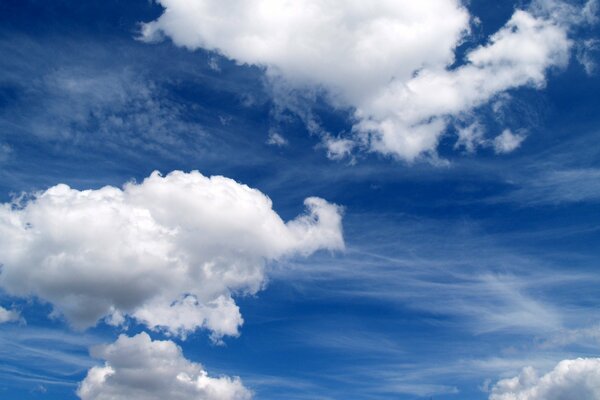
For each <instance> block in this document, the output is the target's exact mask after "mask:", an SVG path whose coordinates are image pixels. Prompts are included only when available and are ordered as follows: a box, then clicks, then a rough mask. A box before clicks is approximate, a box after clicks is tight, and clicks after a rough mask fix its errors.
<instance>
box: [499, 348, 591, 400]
mask: <svg viewBox="0 0 600 400" xmlns="http://www.w3.org/2000/svg"><path fill="white" fill-rule="evenodd" d="M489 398H490V400H567V399H577V400H595V399H598V398H600V359H599V358H578V359H576V360H564V361H561V362H560V363H558V365H557V366H556V367H555V368H554V370H552V371H550V372H549V373H547V374H546V375H544V376H542V377H539V376H538V375H537V373H536V371H535V370H534V369H533V368H531V367H529V368H525V369H524V370H523V372H521V374H520V375H519V376H517V377H514V378H510V379H504V380H501V381H499V382H498V383H497V384H496V385H495V386H494V387H493V389H492V393H491V395H490V397H489Z"/></svg>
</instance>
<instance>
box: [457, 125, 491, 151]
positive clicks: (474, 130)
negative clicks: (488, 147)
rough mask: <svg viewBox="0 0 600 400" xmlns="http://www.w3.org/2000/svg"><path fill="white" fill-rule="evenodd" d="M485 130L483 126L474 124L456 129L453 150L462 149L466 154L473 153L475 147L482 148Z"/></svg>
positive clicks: (484, 142)
mask: <svg viewBox="0 0 600 400" xmlns="http://www.w3.org/2000/svg"><path fill="white" fill-rule="evenodd" d="M484 134H485V130H484V128H483V126H482V125H481V124H480V123H478V122H474V123H472V124H470V125H469V126H466V127H464V128H460V129H458V140H457V141H456V143H455V144H454V148H455V149H458V148H461V147H462V148H464V149H465V150H466V152H467V153H474V152H475V150H476V149H477V147H479V146H484V145H485V144H486V141H485V139H484Z"/></svg>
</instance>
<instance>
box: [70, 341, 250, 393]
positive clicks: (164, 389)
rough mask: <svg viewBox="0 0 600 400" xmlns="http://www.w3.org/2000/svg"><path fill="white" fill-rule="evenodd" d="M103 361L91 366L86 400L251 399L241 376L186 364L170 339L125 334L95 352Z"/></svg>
mask: <svg viewBox="0 0 600 400" xmlns="http://www.w3.org/2000/svg"><path fill="white" fill-rule="evenodd" d="M92 356H94V357H96V358H99V359H102V360H105V364H104V366H96V367H93V368H91V369H90V370H89V371H88V373H87V376H86V377H85V379H84V380H83V381H82V382H81V384H80V385H79V388H78V390H77V395H78V396H79V397H80V398H81V399H82V400H117V399H128V400H163V399H171V400H248V399H251V398H252V395H251V392H250V391H249V390H248V389H246V388H245V387H244V385H243V384H242V382H241V380H240V379H239V378H229V377H219V378H213V377H210V376H208V373H207V372H206V370H205V369H204V368H203V366H202V365H200V364H197V363H194V362H191V361H189V360H187V359H186V358H185V357H184V356H183V354H182V352H181V348H179V347H178V346H177V345H176V344H175V343H173V342H172V341H159V340H156V341H152V340H151V339H150V337H149V336H148V335H147V334H146V333H141V334H139V335H137V336H134V337H127V336H124V335H121V336H120V337H119V338H118V339H117V341H116V342H114V343H113V344H109V345H105V346H100V347H97V348H95V349H93V350H92Z"/></svg>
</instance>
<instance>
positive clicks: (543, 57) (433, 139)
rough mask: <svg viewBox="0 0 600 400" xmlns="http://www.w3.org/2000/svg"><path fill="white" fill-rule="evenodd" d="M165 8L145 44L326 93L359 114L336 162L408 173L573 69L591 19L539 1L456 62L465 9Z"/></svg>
mask: <svg viewBox="0 0 600 400" xmlns="http://www.w3.org/2000/svg"><path fill="white" fill-rule="evenodd" d="M158 2H159V3H160V4H161V5H162V6H163V7H164V8H165V12H164V13H163V15H162V16H160V17H159V18H158V19H157V20H155V21H152V22H149V23H146V24H144V25H143V28H142V38H143V39H144V40H147V41H154V40H158V39H160V38H161V37H162V36H163V35H166V36H168V37H170V38H171V39H172V40H173V42H174V43H175V44H176V45H179V46H184V47H186V48H188V49H198V48H203V49H207V50H211V51H216V52H219V53H220V54H222V55H223V56H225V57H228V58H230V59H232V60H236V61H237V62H238V63H240V64H250V65H258V66H262V67H264V68H265V69H266V72H267V74H268V76H269V77H270V78H271V79H272V81H283V82H285V85H286V86H289V87H292V88H300V89H303V88H311V89H317V90H323V92H324V93H325V94H326V96H327V98H328V99H329V101H330V102H331V103H332V104H333V105H334V106H336V107H340V108H348V109H351V110H353V112H354V116H355V122H354V127H353V132H352V133H351V134H350V135H349V136H348V137H346V138H343V139H341V140H343V142H342V143H344V146H343V147H342V148H341V149H340V146H339V143H340V142H339V140H333V139H332V137H326V138H325V139H326V140H325V141H324V142H325V144H326V145H327V144H332V145H333V146H330V147H329V154H330V156H331V157H333V158H338V157H340V156H344V155H346V154H348V152H349V151H350V150H352V148H355V147H361V148H365V149H367V150H370V151H377V152H380V153H383V154H389V155H393V156H396V157H399V158H401V159H404V160H409V161H411V160H414V159H416V158H417V157H419V156H422V155H424V154H429V155H430V156H435V153H436V149H437V146H438V142H439V140H440V137H441V135H442V134H443V133H444V132H445V131H446V129H447V128H448V126H449V125H451V124H452V123H453V122H454V121H455V120H456V119H460V118H463V117H465V114H468V113H469V112H471V111H472V110H473V109H474V108H476V107H478V106H481V105H483V104H485V103H486V102H488V101H489V100H491V99H493V98H494V97H495V96H496V95H498V94H500V93H503V92H505V91H507V90H510V89H513V88H517V87H522V86H532V87H536V88H540V87H542V86H544V84H545V80H546V73H547V71H548V70H549V69H551V68H554V67H558V68H560V67H563V66H565V65H566V64H567V63H568V60H569V56H570V49H571V47H572V43H571V41H570V40H569V38H568V31H569V27H570V26H571V25H572V24H575V23H577V22H581V21H583V19H584V16H582V15H583V14H582V13H579V14H578V13H577V11H576V9H575V7H572V6H567V5H565V4H563V3H561V2H558V1H550V0H548V1H537V2H534V4H533V5H532V6H531V7H530V9H528V10H517V11H515V13H514V14H513V15H512V17H511V18H510V20H509V21H508V22H507V23H506V25H505V26H504V27H502V28H501V29H500V30H499V31H498V32H497V33H495V34H494V35H493V36H492V37H490V38H489V41H488V42H487V43H486V44H484V45H482V46H479V47H477V48H474V49H471V50H470V51H467V52H466V54H465V55H464V59H463V58H462V57H461V59H458V60H457V52H456V50H457V47H458V46H459V45H461V44H462V43H463V41H464V39H465V37H467V35H468V34H469V32H470V28H471V16H470V14H469V12H468V11H467V9H466V8H465V7H464V6H462V2H460V1H459V0H425V1H418V2H415V1H411V0H400V1H391V0H377V1H370V2H363V1H357V0H327V1H321V0H307V1H302V2H296V1H291V0H286V1H278V0H251V1H245V2H243V3H241V4H240V3H239V2H236V1H232V0H192V1H186V0H158ZM586 12H588V13H589V12H590V11H589V10H587V11H586ZM456 65H458V66H456Z"/></svg>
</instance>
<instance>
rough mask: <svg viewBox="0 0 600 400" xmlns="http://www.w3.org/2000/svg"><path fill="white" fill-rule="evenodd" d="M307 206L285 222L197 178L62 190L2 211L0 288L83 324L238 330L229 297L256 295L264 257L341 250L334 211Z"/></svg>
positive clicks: (239, 190) (259, 203)
mask: <svg viewBox="0 0 600 400" xmlns="http://www.w3.org/2000/svg"><path fill="white" fill-rule="evenodd" d="M305 206H306V209H307V212H306V214H304V215H301V216H299V217H297V218H296V219H294V220H291V221H288V222H286V223H285V222H284V221H283V220H282V219H281V218H280V217H279V215H278V214H277V213H276V212H275V211H273V209H272V202H271V200H270V199H269V198H268V197H267V196H265V195H264V194H263V193H261V192H260V191H258V190H256V189H252V188H250V187H248V186H245V185H242V184H239V183H237V182H235V181H234V180H232V179H228V178H225V177H221V176H214V177H210V178H209V177H205V176H203V175H202V174H200V173H199V172H197V171H194V172H191V173H184V172H179V171H175V172H172V173H170V174H168V175H166V176H161V175H160V174H159V173H158V172H154V173H153V174H152V175H151V176H150V177H148V178H146V179H145V180H144V181H143V182H141V183H139V184H137V183H128V184H126V185H125V186H124V187H123V189H120V188H116V187H111V186H106V187H103V188H101V189H98V190H83V191H80V190H76V189H72V188H70V187H68V186H67V185H64V184H60V185H57V186H54V187H52V188H50V189H48V190H46V191H45V192H41V193H37V194H34V195H32V197H31V198H25V199H20V200H16V201H15V202H13V203H10V204H2V205H1V206H0V264H2V270H1V274H0V288H2V289H4V290H5V291H7V292H8V293H9V294H11V295H15V296H23V297H24V296H31V295H33V296H37V297H39V298H40V299H43V300H45V301H48V302H50V303H51V304H52V305H53V306H54V308H55V311H56V313H59V314H62V315H64V316H65V317H66V318H67V319H68V320H69V321H70V322H71V323H72V324H73V325H74V326H75V327H78V328H85V327H88V326H91V325H93V324H95V323H96V322H97V321H98V320H99V319H101V318H106V320H107V321H108V322H109V323H112V324H115V325H118V324H121V323H123V322H124V321H125V319H124V318H125V316H127V315H129V316H131V317H133V318H135V319H136V320H137V321H138V322H141V323H144V324H145V325H147V326H148V327H149V328H151V329H164V330H166V331H168V332H170V333H172V334H177V335H180V336H185V335H186V334H187V333H189V332H191V331H194V330H195V329H197V328H207V329H209V330H210V331H211V332H212V336H213V338H214V339H216V340H218V339H219V338H221V337H222V336H225V335H237V333H238V327H239V326H240V325H241V324H242V322H243V320H242V317H241V314H240V311H239V309H238V307H237V305H236V304H235V301H234V300H233V298H232V296H233V295H235V294H254V293H256V292H257V291H259V290H260V289H261V288H262V287H263V285H264V283H265V271H264V267H265V263H266V262H268V261H270V260H278V259H281V258H282V257H287V256H293V255H305V256H306V255H309V254H311V253H313V252H315V251H317V250H319V249H329V250H336V249H342V248H343V246H344V242H343V237H342V228H341V212H340V209H339V207H338V206H336V205H333V204H330V203H328V202H326V201H325V200H323V199H320V198H315V197H311V198H308V199H306V200H305Z"/></svg>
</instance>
